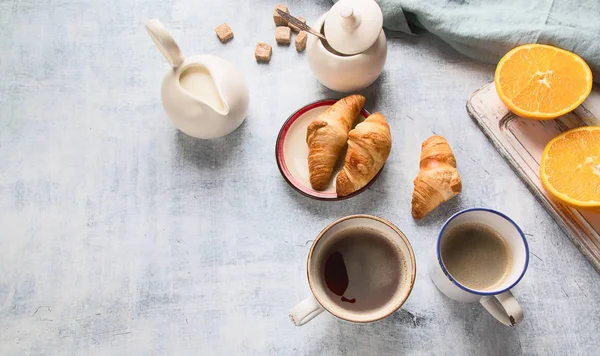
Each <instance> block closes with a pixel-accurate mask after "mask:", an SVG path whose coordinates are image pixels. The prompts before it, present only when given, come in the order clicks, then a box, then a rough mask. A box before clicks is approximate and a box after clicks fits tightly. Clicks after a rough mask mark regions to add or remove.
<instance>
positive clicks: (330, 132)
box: [306, 95, 366, 190]
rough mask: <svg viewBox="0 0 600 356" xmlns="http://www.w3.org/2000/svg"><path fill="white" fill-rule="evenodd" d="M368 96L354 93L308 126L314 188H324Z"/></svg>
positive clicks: (307, 139)
mask: <svg viewBox="0 0 600 356" xmlns="http://www.w3.org/2000/svg"><path fill="white" fill-rule="evenodd" d="M365 101H366V98H365V97H364V96H362V95H350V96H347V97H345V98H343V99H340V100H339V101H338V102H336V103H335V104H333V105H332V106H331V107H329V108H328V109H327V110H326V111H325V112H324V113H322V114H321V115H319V117H317V118H316V119H315V120H314V121H313V122H311V123H310V125H308V128H307V129H306V143H307V144H308V173H309V176H310V185H311V186H312V187H313V189H316V190H324V189H325V188H327V185H328V184H329V180H330V179H331V176H332V174H333V166H334V165H335V162H336V161H337V159H338V156H339V155H340V152H341V151H342V148H344V146H345V145H346V141H347V140H348V132H349V131H350V129H352V126H353V125H354V121H355V120H356V118H357V117H358V115H360V112H361V111H362V108H363V106H364V105H365Z"/></svg>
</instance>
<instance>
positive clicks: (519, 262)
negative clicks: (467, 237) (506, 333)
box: [430, 208, 529, 326]
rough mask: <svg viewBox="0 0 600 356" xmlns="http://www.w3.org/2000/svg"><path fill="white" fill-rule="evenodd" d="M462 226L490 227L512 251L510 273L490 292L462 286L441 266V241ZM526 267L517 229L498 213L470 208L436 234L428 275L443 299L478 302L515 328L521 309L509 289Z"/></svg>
mask: <svg viewBox="0 0 600 356" xmlns="http://www.w3.org/2000/svg"><path fill="white" fill-rule="evenodd" d="M465 223H479V224H484V225H487V226H488V227H490V228H492V229H493V230H495V231H496V232H498V234H499V235H500V236H501V237H502V238H503V239H504V241H505V242H506V245H507V246H508V248H509V249H510V250H511V252H512V268H511V271H510V273H509V274H508V275H507V276H506V278H505V279H504V281H502V283H500V284H499V285H498V286H497V287H495V288H494V289H493V290H486V291H480V290H474V289H471V288H468V287H466V286H464V285H462V284H461V283H459V282H458V281H456V280H455V279H454V278H453V277H452V275H450V273H448V270H447V269H446V266H445V265H444V261H443V259H442V253H441V242H442V240H443V239H444V238H445V237H446V236H447V233H448V232H449V231H451V230H452V229H453V228H454V227H456V226H458V225H462V224H465ZM528 264H529V246H528V245H527V240H526V239H525V234H524V233H523V231H522V230H521V228H519V226H518V225H517V224H516V223H515V222H514V221H513V220H512V219H510V218H509V217H508V216H506V215H504V214H502V213H500V212H498V211H495V210H491V209H485V208H474V209H466V210H463V211H460V212H458V213H456V214H454V215H453V216H451V217H450V218H449V219H448V220H447V221H446V222H445V223H444V226H443V227H442V230H441V231H440V233H439V235H438V239H437V244H436V254H435V260H434V262H433V263H432V264H431V268H430V276H431V280H432V281H433V283H434V284H435V286H436V287H437V288H438V289H439V290H440V292H442V293H443V294H445V295H446V296H447V297H449V298H451V299H454V300H457V301H459V302H476V301H479V302H480V303H481V305H483V307H484V308H485V309H486V310H487V311H488V312H489V313H490V314H491V315H492V316H493V317H494V318H496V319H497V320H498V321H500V322H501V323H502V324H504V325H507V326H515V325H517V324H519V323H520V322H521V320H523V310H522V309H521V306H520V305H519V303H518V302H517V300H516V299H515V297H514V296H513V294H512V293H511V291H510V289H511V288H512V287H514V286H515V285H517V283H519V281H520V280H521V278H523V275H524V274H525V271H526V270H527V266H528Z"/></svg>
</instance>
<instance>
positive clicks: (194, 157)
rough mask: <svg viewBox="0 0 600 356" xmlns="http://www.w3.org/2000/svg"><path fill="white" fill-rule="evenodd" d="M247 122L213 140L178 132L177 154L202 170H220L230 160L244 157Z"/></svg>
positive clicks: (176, 138) (176, 141) (176, 139)
mask: <svg viewBox="0 0 600 356" xmlns="http://www.w3.org/2000/svg"><path fill="white" fill-rule="evenodd" d="M246 126H247V125H246V121H244V122H243V123H242V124H241V125H240V127H238V128H237V129H236V130H235V131H233V132H232V133H230V134H229V135H227V136H224V137H220V138H215V139H212V140H203V139H199V138H194V137H191V136H188V135H186V134H184V133H183V132H181V131H177V134H176V135H175V143H176V145H175V154H176V155H177V156H178V157H181V158H183V159H184V160H185V161H187V162H192V163H194V164H196V165H198V167H200V168H206V167H208V168H215V169H218V168H220V167H222V166H223V165H225V164H226V163H227V162H228V161H229V160H232V159H236V158H235V156H237V157H242V156H243V153H244V152H243V150H244V148H243V145H242V144H243V142H244V139H245V137H247V136H248V135H247V129H246Z"/></svg>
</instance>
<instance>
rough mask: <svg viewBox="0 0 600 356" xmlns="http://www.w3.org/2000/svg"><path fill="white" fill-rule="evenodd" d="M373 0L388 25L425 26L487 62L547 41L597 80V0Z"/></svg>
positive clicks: (599, 56) (399, 28)
mask: <svg viewBox="0 0 600 356" xmlns="http://www.w3.org/2000/svg"><path fill="white" fill-rule="evenodd" d="M334 1H335V0H334ZM375 1H376V2H377V3H378V4H379V6H380V7H381V9H382V11H383V18H384V20H383V25H384V27H385V28H386V29H388V30H392V31H402V32H405V33H413V29H416V28H423V29H426V30H427V31H429V32H431V33H433V34H435V35H437V36H438V37H440V38H441V39H442V40H444V41H445V42H447V43H448V44H450V45H451V46H452V47H454V48H455V49H456V50H457V51H459V52H461V53H463V54H464V55H466V56H468V57H471V58H474V59H477V60H480V61H484V62H488V63H497V62H498V60H499V59H500V58H501V57H502V56H503V55H504V54H505V53H506V52H508V51H509V50H510V49H512V48H514V47H516V46H518V45H521V44H526V43H544V44H550V45H553V46H557V47H560V48H564V49H566V50H569V51H572V52H574V53H577V54H578V55H580V56H581V57H582V58H583V59H584V60H585V61H586V62H587V63H588V64H589V66H590V68H591V69H592V71H593V73H594V81H596V82H600V0H375Z"/></svg>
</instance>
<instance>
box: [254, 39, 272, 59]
mask: <svg viewBox="0 0 600 356" xmlns="http://www.w3.org/2000/svg"><path fill="white" fill-rule="evenodd" d="M272 52H273V49H272V48H271V46H270V45H269V44H267V43H264V42H258V43H257V44H256V50H255V51H254V57H256V61H257V62H262V63H269V61H270V60H271V53H272Z"/></svg>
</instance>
